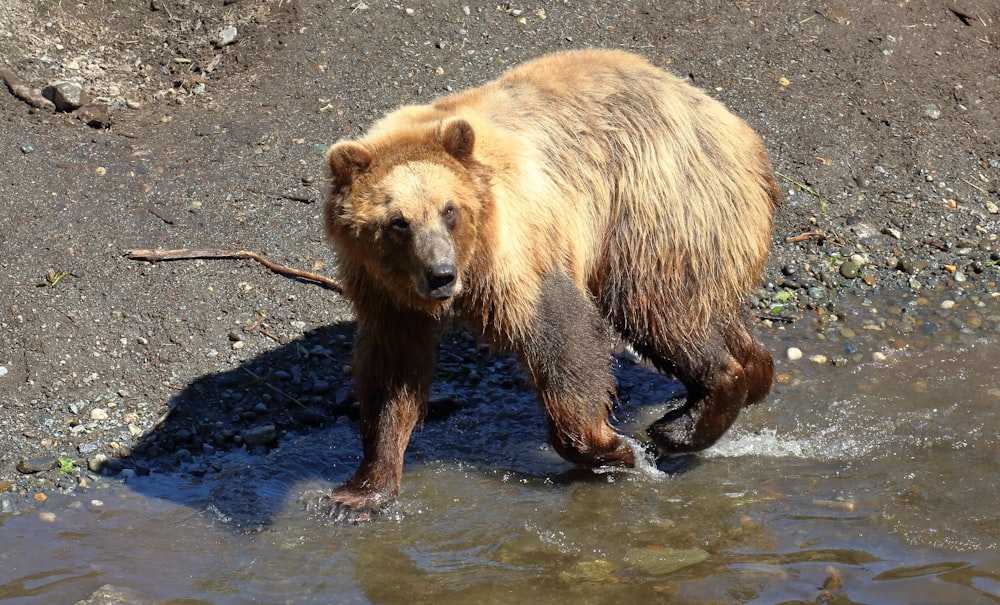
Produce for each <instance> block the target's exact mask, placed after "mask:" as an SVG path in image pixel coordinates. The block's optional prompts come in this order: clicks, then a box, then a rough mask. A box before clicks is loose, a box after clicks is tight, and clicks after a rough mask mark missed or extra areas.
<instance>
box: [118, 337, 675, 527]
mask: <svg viewBox="0 0 1000 605" xmlns="http://www.w3.org/2000/svg"><path fill="white" fill-rule="evenodd" d="M353 333H354V324H353V323H339V324H334V325H331V326H327V327H323V328H319V329H316V330H312V331H310V332H308V333H306V334H304V335H303V336H302V337H301V338H299V339H296V340H294V341H292V342H290V343H288V344H284V345H280V346H277V347H274V348H271V349H269V350H267V351H266V352H264V353H262V354H260V355H258V356H256V357H253V358H251V359H249V360H246V361H244V362H242V363H240V364H239V365H237V366H235V367H234V368H233V369H231V370H228V371H225V372H220V373H214V374H207V375H204V376H202V377H200V378H198V379H196V380H195V381H193V382H192V383H191V384H190V385H189V386H188V387H187V388H185V389H184V390H183V391H181V392H180V393H179V394H178V395H176V396H175V397H174V398H173V399H172V400H171V401H170V409H171V411H170V412H169V413H168V414H167V415H166V416H165V418H164V419H162V421H161V422H160V423H159V424H158V425H157V426H156V428H155V429H154V430H152V431H150V432H149V433H148V434H146V435H144V436H143V438H142V439H141V440H140V441H139V442H138V443H136V444H135V446H134V447H133V452H132V455H131V457H129V458H125V459H123V462H124V465H125V467H126V468H132V469H133V470H134V471H135V473H136V475H137V476H136V477H135V478H134V479H132V478H130V479H129V480H128V482H127V485H128V487H129V488H131V489H133V490H135V491H137V492H140V493H144V494H146V495H149V496H153V497H158V498H165V499H167V500H170V501H175V502H178V503H180V504H184V505H186V506H191V507H194V508H196V509H203V510H207V511H211V512H212V513H213V514H215V515H216V516H218V518H220V519H222V520H224V521H225V522H226V523H228V524H230V525H231V526H232V527H235V528H238V529H240V530H245V531H247V530H248V531H253V530H258V529H260V528H263V527H265V526H267V525H268V523H270V521H271V520H272V519H273V517H274V516H275V515H276V514H278V513H279V512H281V511H282V510H284V509H285V508H286V507H287V506H289V498H297V499H299V504H300V505H302V506H307V505H310V504H312V503H313V502H311V501H310V500H311V499H312V500H317V501H318V500H319V495H320V494H321V493H322V492H323V491H328V490H329V489H332V487H334V486H336V485H339V484H340V483H342V482H343V481H344V480H346V479H347V478H348V477H349V476H350V475H351V473H353V472H354V470H355V469H356V468H357V465H358V464H359V462H360V459H361V438H360V434H359V431H358V404H357V402H356V400H355V398H354V393H353V387H352V381H351V378H350V372H349V368H350V359H351V346H352V339H353ZM614 368H615V376H616V382H617V385H618V400H619V405H618V406H617V407H616V417H617V419H618V420H619V421H620V424H621V425H623V426H622V427H621V428H623V429H624V432H625V433H626V434H630V433H631V434H635V433H638V432H641V428H642V427H641V426H633V425H635V424H636V422H640V423H642V422H646V423H648V421H649V419H644V418H641V416H642V414H644V413H646V410H648V409H649V406H650V405H651V404H652V405H655V406H659V407H658V408H657V416H656V417H659V415H661V414H662V413H663V412H664V411H665V410H663V409H660V408H662V407H663V404H672V405H677V404H678V403H679V402H680V401H681V400H682V398H683V397H684V389H683V386H682V385H680V384H679V383H677V382H676V381H674V380H672V379H670V378H669V377H666V376H663V375H662V374H659V373H658V372H656V371H655V370H653V369H651V368H650V367H648V366H645V365H643V364H636V363H633V362H632V361H629V360H628V359H627V358H625V357H624V356H622V355H616V356H615V361H614ZM652 419H655V417H654V418H652ZM545 439H546V431H545V418H544V415H543V413H542V411H541V409H540V407H539V405H538V402H537V398H536V395H535V393H534V391H533V390H532V389H531V387H530V386H529V385H528V384H527V383H526V381H525V379H524V376H523V374H522V373H521V371H520V367H519V364H518V363H517V361H516V359H514V358H513V357H511V356H507V355H492V354H490V353H489V351H488V350H487V349H486V348H485V347H484V346H481V345H479V344H477V343H476V342H475V340H474V339H473V338H472V337H471V336H470V335H469V334H468V333H466V332H465V331H464V330H462V329H460V328H453V329H451V330H450V331H448V332H447V333H446V334H445V336H444V338H442V341H441V344H440V346H439V357H438V364H437V370H436V374H435V377H434V386H433V389H432V396H431V402H430V405H429V408H428V413H427V416H426V418H425V419H424V422H423V423H422V425H421V426H419V427H418V429H417V430H416V431H415V432H414V435H413V438H412V439H411V441H410V445H409V448H408V449H407V453H406V465H407V467H408V468H412V467H413V465H418V464H423V463H427V462H445V463H448V462H452V461H455V462H460V463H462V464H463V465H466V466H473V467H478V468H485V469H503V470H504V471H507V472H510V473H513V474H517V475H520V476H523V477H526V478H528V479H539V480H545V481H552V482H555V483H560V482H570V481H581V480H597V478H598V476H597V475H595V474H594V473H591V472H590V471H583V470H580V469H574V468H573V467H572V466H570V465H569V464H568V463H566V462H563V461H562V460H561V459H560V458H559V457H558V455H556V454H555V453H554V452H553V451H552V450H551V448H547V447H540V446H542V445H544V444H545ZM691 460H692V459H691V458H679V459H673V460H672V461H667V462H666V463H665V464H666V465H668V466H669V467H667V466H663V465H661V468H662V469H664V470H667V471H668V472H680V471H683V470H685V468H686V466H687V465H688V464H689V463H690V461H691ZM406 473H407V471H406V470H405V469H404V480H405V475H406ZM129 474H130V475H131V473H129ZM147 475H148V476H147ZM293 505H294V504H293Z"/></svg>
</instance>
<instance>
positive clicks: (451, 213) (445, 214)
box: [441, 202, 458, 229]
mask: <svg viewBox="0 0 1000 605" xmlns="http://www.w3.org/2000/svg"><path fill="white" fill-rule="evenodd" d="M441 218H443V219H444V222H445V224H446V225H448V228H449V229H451V228H452V227H454V226H455V221H456V220H458V211H457V210H455V204H453V203H451V202H448V203H447V204H445V206H444V210H442V211H441Z"/></svg>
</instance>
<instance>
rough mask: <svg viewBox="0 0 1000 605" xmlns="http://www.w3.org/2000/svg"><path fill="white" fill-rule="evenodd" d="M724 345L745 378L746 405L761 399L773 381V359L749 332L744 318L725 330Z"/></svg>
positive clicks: (769, 390)
mask: <svg viewBox="0 0 1000 605" xmlns="http://www.w3.org/2000/svg"><path fill="white" fill-rule="evenodd" d="M725 339H726V346H727V347H728V348H729V351H730V353H732V354H733V357H735V358H736V359H737V360H738V361H739V363H740V364H741V365H742V366H743V372H744V374H746V380H747V401H746V405H753V404H755V403H760V402H761V401H763V399H764V398H765V397H767V394H768V393H770V392H771V386H772V384H773V382H774V359H773V358H772V357H771V354H770V353H768V352H767V349H765V348H764V347H762V346H761V345H760V343H758V342H757V340H756V339H755V338H754V337H753V335H752V334H751V333H750V329H749V327H748V326H747V323H746V320H745V319H743V320H737V321H735V322H733V324H732V325H731V326H730V327H729V329H727V330H726V331H725Z"/></svg>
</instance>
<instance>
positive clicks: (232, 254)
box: [125, 248, 344, 294]
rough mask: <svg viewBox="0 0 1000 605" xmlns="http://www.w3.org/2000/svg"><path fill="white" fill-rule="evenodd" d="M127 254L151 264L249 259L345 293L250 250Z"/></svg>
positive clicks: (335, 285) (156, 250) (332, 283)
mask: <svg viewBox="0 0 1000 605" xmlns="http://www.w3.org/2000/svg"><path fill="white" fill-rule="evenodd" d="M125 254H126V255H128V257H129V258H130V259H132V260H147V261H151V262H157V261H165V260H194V259H197V258H249V259H252V260H255V261H257V262H258V263H260V264H262V265H264V266H265V267H267V268H268V269H270V270H271V271H274V272H275V273H280V274H281V275H291V276H293V277H298V278H301V279H307V280H309V281H313V282H316V283H318V284H320V285H323V286H326V287H327V288H330V289H331V290H334V291H335V292H337V293H339V294H343V293H344V287H343V286H341V285H340V283H339V282H337V281H336V280H333V279H330V278H329V277H326V276H325V275H320V274H318V273H312V272H310V271H302V270H301V269H294V268H292V267H286V266H285V265H279V264H278V263H275V262H271V261H269V260H267V259H266V258H264V257H263V256H261V255H260V254H257V253H256V252H251V251H250V250H223V249H221V248H175V249H172V250H167V249H163V248H152V249H132V250H126V251H125Z"/></svg>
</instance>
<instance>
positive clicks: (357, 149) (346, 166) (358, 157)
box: [326, 141, 372, 191]
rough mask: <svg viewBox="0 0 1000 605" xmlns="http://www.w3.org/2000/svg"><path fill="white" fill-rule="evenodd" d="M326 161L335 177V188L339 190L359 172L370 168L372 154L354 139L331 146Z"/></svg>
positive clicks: (351, 181) (332, 175)
mask: <svg viewBox="0 0 1000 605" xmlns="http://www.w3.org/2000/svg"><path fill="white" fill-rule="evenodd" d="M326 162H327V164H328V165H329V166H330V176H331V177H333V188H334V190H335V191H337V190H341V189H343V188H345V187H347V186H349V185H350V184H351V183H353V182H354V179H355V178H356V177H357V176H358V175H359V174H361V173H362V172H364V171H365V170H368V166H369V165H370V164H371V163H372V154H371V152H370V151H368V150H367V149H365V148H364V147H362V146H361V145H360V144H358V143H355V142H354V141H344V142H341V143H337V144H336V145H334V146H333V147H331V148H330V151H328V152H327V154H326Z"/></svg>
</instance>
